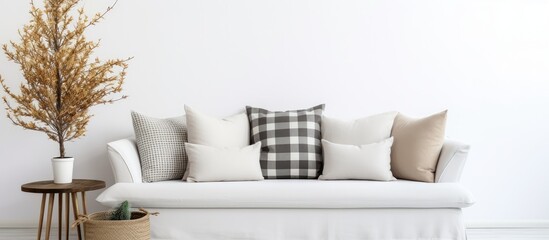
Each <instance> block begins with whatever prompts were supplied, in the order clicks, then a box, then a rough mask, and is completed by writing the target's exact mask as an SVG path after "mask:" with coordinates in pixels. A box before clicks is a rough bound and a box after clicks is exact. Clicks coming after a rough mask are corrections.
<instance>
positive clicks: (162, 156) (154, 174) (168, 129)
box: [132, 112, 187, 182]
mask: <svg viewBox="0 0 549 240" xmlns="http://www.w3.org/2000/svg"><path fill="white" fill-rule="evenodd" d="M132 120H133V129H134V131H135V140H136V142H137V150H138V152H139V159H140V160H141V173H142V174H143V182H157V181H164V180H172V179H181V178H182V177H183V173H184V172H185V168H186V167H187V154H186V153H185V142H186V141H187V125H186V121H185V116H182V117H177V118H169V119H157V118H151V117H147V116H144V115H142V114H139V113H136V112H132Z"/></svg>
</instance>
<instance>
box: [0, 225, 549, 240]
mask: <svg viewBox="0 0 549 240" xmlns="http://www.w3.org/2000/svg"><path fill="white" fill-rule="evenodd" d="M54 230H56V229H52V232H54V233H57V232H56V231H54ZM34 239H36V229H32V228H22V229H5V228H4V229H2V228H0V240H34ZM42 239H44V236H42ZM51 239H57V235H56V234H52V237H51ZM70 239H76V235H74V233H72V234H71V237H70ZM467 239H468V240H493V239H498V240H533V239H549V229H547V228H544V229H468V230H467Z"/></svg>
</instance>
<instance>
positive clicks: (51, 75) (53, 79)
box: [0, 0, 131, 157]
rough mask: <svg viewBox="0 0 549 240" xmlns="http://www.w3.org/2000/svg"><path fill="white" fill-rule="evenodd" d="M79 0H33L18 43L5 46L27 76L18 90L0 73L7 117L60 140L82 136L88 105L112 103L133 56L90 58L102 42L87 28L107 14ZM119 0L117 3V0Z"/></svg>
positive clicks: (61, 144) (61, 147)
mask: <svg viewBox="0 0 549 240" xmlns="http://www.w3.org/2000/svg"><path fill="white" fill-rule="evenodd" d="M79 2H80V0H44V6H43V9H41V8H38V7H36V6H35V4H34V2H32V1H31V10H30V14H31V16H32V19H31V21H30V22H29V23H28V24H27V25H25V26H24V27H23V29H22V30H20V31H19V36H20V40H21V41H20V42H19V43H16V42H13V41H12V42H10V44H8V45H3V50H4V52H5V54H6V56H7V58H8V59H9V60H10V61H12V62H14V63H16V64H18V65H19V66H20V68H21V71H22V72H23V77H24V81H23V82H22V83H21V85H20V93H14V92H12V91H11V90H10V88H9V87H8V86H7V84H6V83H5V80H4V79H3V78H2V77H1V76H0V84H1V85H2V87H3V88H4V90H5V92H6V94H7V95H6V96H4V97H3V100H4V102H5V103H6V110H7V117H8V118H9V119H10V120H11V121H12V122H13V123H14V124H15V125H18V126H21V127H23V128H25V129H30V130H36V131H41V132H44V133H46V134H47V135H48V137H49V138H50V139H52V140H54V141H56V142H58V143H59V157H65V145H64V143H65V142H66V141H71V140H74V139H77V138H79V137H82V136H84V135H85V133H86V126H87V124H88V122H89V120H90V117H91V116H92V115H91V114H90V113H89V109H90V107H92V106H94V105H98V104H108V103H113V102H115V101H117V100H120V99H123V98H126V96H116V97H111V95H113V94H114V95H119V93H120V92H121V91H122V84H123V82H124V79H125V76H126V69H127V67H128V64H127V62H128V61H129V60H130V59H131V58H126V59H112V60H106V61H101V60H99V59H98V58H92V54H93V52H94V50H95V49H97V48H98V47H99V41H89V40H87V39H86V37H85V35H84V33H85V31H86V29H88V28H89V27H91V26H94V25H96V24H97V23H99V22H100V21H101V20H102V19H103V17H104V16H105V14H106V13H108V12H109V11H110V10H111V9H112V8H113V7H114V5H113V6H111V7H109V8H107V10H106V11H105V12H103V13H98V14H96V15H94V16H93V17H91V18H90V17H88V16H87V15H86V14H85V13H84V9H83V8H79V9H77V7H76V6H77V5H78V3H79ZM115 4H116V2H115Z"/></svg>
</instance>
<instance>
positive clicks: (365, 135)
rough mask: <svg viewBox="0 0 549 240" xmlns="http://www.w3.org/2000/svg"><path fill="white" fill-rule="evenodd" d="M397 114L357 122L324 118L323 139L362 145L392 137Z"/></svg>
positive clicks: (365, 118) (374, 116) (378, 115)
mask: <svg viewBox="0 0 549 240" xmlns="http://www.w3.org/2000/svg"><path fill="white" fill-rule="evenodd" d="M396 115H397V112H386V113H381V114H377V115H373V116H369V117H364V118H359V119H356V120H351V121H345V120H339V119H335V118H330V117H326V116H323V117H322V139H326V140H328V141H330V142H333V143H339V144H352V145H362V144H368V143H375V142H379V141H382V140H385V139H387V138H389V137H391V129H392V128H393V121H394V120H395V117H396Z"/></svg>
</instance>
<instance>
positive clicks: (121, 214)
mask: <svg viewBox="0 0 549 240" xmlns="http://www.w3.org/2000/svg"><path fill="white" fill-rule="evenodd" d="M131 217H132V212H131V207H130V203H129V202H128V201H124V202H122V203H121V204H120V206H119V207H118V208H116V209H115V210H114V211H113V212H112V213H111V217H110V220H130V219H131Z"/></svg>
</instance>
